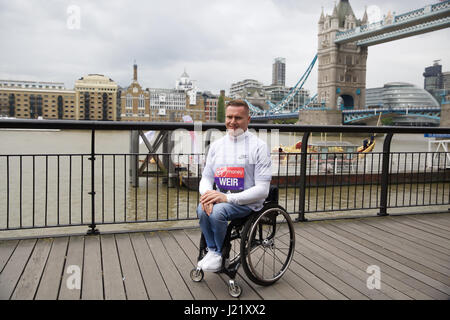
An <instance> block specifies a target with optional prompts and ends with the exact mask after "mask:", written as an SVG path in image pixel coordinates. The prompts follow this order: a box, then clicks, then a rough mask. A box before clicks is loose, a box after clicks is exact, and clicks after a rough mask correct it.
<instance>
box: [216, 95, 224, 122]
mask: <svg viewBox="0 0 450 320" xmlns="http://www.w3.org/2000/svg"><path fill="white" fill-rule="evenodd" d="M216 120H217V122H225V98H224V96H222V95H220V96H219V102H218V104H217V118H216Z"/></svg>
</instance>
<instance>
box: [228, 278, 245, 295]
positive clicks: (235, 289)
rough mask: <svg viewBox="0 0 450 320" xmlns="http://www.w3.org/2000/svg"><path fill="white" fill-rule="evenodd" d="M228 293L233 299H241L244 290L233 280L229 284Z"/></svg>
mask: <svg viewBox="0 0 450 320" xmlns="http://www.w3.org/2000/svg"><path fill="white" fill-rule="evenodd" d="M228 293H229V294H230V296H232V297H233V298H239V297H240V296H241V293H242V288H241V287H240V286H239V285H237V284H236V283H235V282H234V281H233V280H230V282H229V284H228Z"/></svg>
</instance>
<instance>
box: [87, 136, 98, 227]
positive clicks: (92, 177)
mask: <svg viewBox="0 0 450 320" xmlns="http://www.w3.org/2000/svg"><path fill="white" fill-rule="evenodd" d="M88 160H90V161H91V192H89V194H90V195H91V224H90V225H89V230H88V231H87V234H88V235H94V234H99V233H100V232H99V231H98V229H96V228H95V227H96V225H95V162H94V161H95V129H92V134H91V156H90V158H89V159H88Z"/></svg>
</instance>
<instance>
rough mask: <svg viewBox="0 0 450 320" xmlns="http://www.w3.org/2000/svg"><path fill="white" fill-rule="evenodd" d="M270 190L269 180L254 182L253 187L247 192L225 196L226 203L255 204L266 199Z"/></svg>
mask: <svg viewBox="0 0 450 320" xmlns="http://www.w3.org/2000/svg"><path fill="white" fill-rule="evenodd" d="M269 190H270V180H269V181H266V180H259V181H255V185H254V186H253V187H251V188H248V189H247V190H244V191H242V192H239V193H230V194H227V195H226V197H227V201H228V202H231V203H234V204H238V205H245V204H250V203H253V202H257V201H259V200H261V199H266V198H267V196H268V195H269Z"/></svg>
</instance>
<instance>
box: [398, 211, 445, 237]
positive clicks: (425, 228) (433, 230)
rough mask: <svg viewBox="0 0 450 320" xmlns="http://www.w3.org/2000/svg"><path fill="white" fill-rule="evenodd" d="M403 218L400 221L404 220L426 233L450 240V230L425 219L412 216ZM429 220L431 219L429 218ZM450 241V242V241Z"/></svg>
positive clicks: (405, 222) (403, 221)
mask: <svg viewBox="0 0 450 320" xmlns="http://www.w3.org/2000/svg"><path fill="white" fill-rule="evenodd" d="M401 218H402V219H399V220H398V221H399V222H402V223H404V224H406V225H408V226H411V227H413V228H417V229H419V230H422V231H425V232H426V233H429V234H433V235H436V236H438V237H440V238H443V239H446V240H450V232H449V230H443V229H442V228H439V227H436V226H432V225H429V224H426V223H424V222H423V221H422V222H421V221H417V220H415V219H412V218H411V216H402V217H401ZM427 220H429V219H427ZM449 243H450V242H449Z"/></svg>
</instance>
